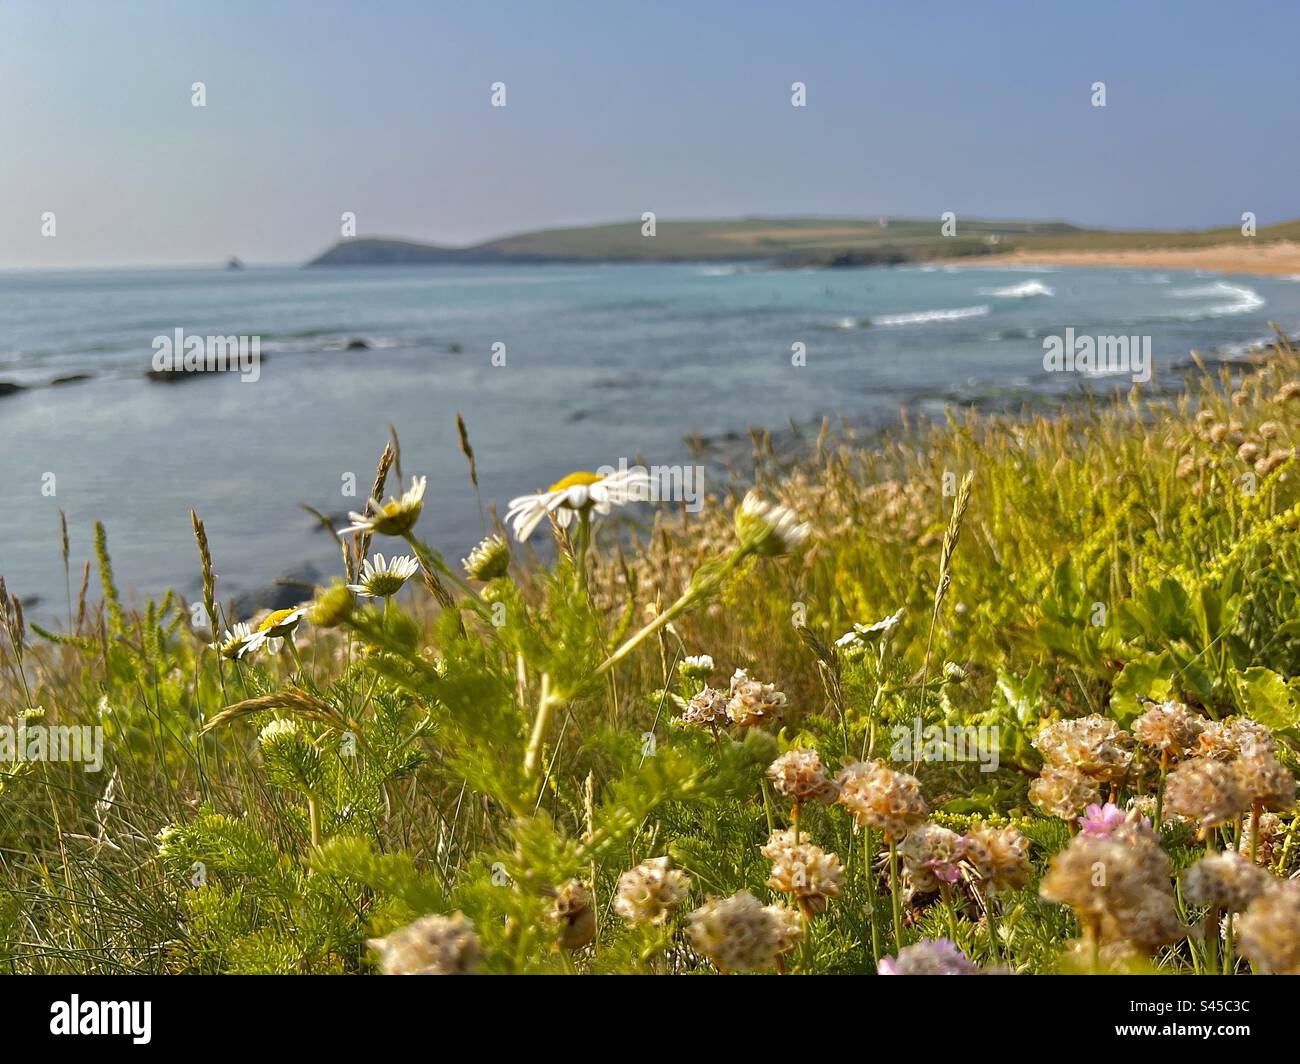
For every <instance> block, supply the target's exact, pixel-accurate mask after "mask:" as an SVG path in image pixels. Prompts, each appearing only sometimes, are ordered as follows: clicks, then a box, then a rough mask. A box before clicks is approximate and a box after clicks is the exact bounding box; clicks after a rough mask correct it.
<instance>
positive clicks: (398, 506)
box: [339, 477, 428, 536]
mask: <svg viewBox="0 0 1300 1064" xmlns="http://www.w3.org/2000/svg"><path fill="white" fill-rule="evenodd" d="M427 483H428V481H427V479H426V478H425V477H416V478H414V479H413V480H412V481H411V487H410V488H409V489H408V490H407V491H406V492H405V494H403V495H402V497H401V498H400V499H394V498H389V500H388V501H387V502H386V503H383V504H380V502H379V500H378V499H371V500H370V501H369V505H367V507H366V512H365V513H363V514H359V513H350V514H348V517H349V518H350V519H351V520H352V524H350V525H348V527H347V528H344V529H340V530H339V535H341V536H346V535H349V534H351V533H353V532H362V533H372V534H377V535H381V536H400V535H403V534H404V533H407V532H409V531H410V530H411V529H413V528H414V527H415V523H416V522H417V521H418V520H419V519H420V511H421V510H423V509H424V489H425V486H426V484H427Z"/></svg>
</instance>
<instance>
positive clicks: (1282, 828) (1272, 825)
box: [1241, 813, 1288, 875]
mask: <svg viewBox="0 0 1300 1064" xmlns="http://www.w3.org/2000/svg"><path fill="white" fill-rule="evenodd" d="M1287 828H1288V825H1287V823H1286V821H1284V820H1283V819H1282V818H1281V817H1280V816H1278V815H1277V814H1276V813H1261V814H1260V815H1259V818H1258V819H1254V818H1251V819H1248V820H1246V822H1245V823H1244V824H1243V825H1242V833H1241V852H1242V853H1243V854H1248V853H1250V852H1251V850H1252V849H1253V850H1254V851H1255V862H1256V863H1257V864H1259V865H1261V866H1263V867H1264V868H1272V867H1273V866H1274V865H1276V864H1277V863H1278V862H1279V861H1280V860H1281V859H1282V853H1283V850H1284V848H1285V846H1286V840H1287ZM1255 835H1258V836H1259V839H1258V841H1256V839H1255V838H1254V836H1255ZM1287 871H1288V869H1286V868H1283V869H1281V872H1282V874H1283V875H1285V874H1286V872H1287Z"/></svg>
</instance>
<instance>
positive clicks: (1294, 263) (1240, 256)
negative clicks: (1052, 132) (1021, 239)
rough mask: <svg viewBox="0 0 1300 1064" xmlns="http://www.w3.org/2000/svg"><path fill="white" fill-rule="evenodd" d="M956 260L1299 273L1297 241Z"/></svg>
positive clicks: (1013, 254)
mask: <svg viewBox="0 0 1300 1064" xmlns="http://www.w3.org/2000/svg"><path fill="white" fill-rule="evenodd" d="M951 261H953V262H954V263H956V264H959V265H964V266H970V265H983V266H992V267H996V266H1002V265H1005V264H1006V263H1008V262H1014V263H1017V264H1021V265H1026V266H1134V267H1138V268H1145V269H1160V270H1213V271H1215V272H1216V273H1253V274H1259V275H1261V276H1270V277H1276V276H1286V275H1291V274H1294V275H1296V276H1298V277H1300V243H1297V242H1295V241H1291V240H1279V241H1276V242H1274V243H1270V244H1216V245H1214V246H1212V247H1203V248H1149V249H1135V250H1130V251H1013V252H1010V253H1008V254H1006V255H997V256H990V257H988V258H986V259H983V260H972V259H955V260H951Z"/></svg>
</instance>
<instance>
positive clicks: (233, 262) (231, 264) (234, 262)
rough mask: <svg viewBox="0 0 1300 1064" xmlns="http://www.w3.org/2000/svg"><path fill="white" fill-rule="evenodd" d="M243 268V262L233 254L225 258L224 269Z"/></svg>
mask: <svg viewBox="0 0 1300 1064" xmlns="http://www.w3.org/2000/svg"><path fill="white" fill-rule="evenodd" d="M243 268H244V264H243V263H242V262H240V261H239V259H237V258H235V256H234V255H231V256H230V258H228V259H226V269H228V270H242V269H243Z"/></svg>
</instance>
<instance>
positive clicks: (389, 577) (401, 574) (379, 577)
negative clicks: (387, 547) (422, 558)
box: [348, 554, 420, 598]
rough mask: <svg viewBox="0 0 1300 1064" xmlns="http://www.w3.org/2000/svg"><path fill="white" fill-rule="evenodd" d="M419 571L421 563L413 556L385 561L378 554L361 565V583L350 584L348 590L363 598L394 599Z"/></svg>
mask: <svg viewBox="0 0 1300 1064" xmlns="http://www.w3.org/2000/svg"><path fill="white" fill-rule="evenodd" d="M419 571H420V563H419V562H418V561H417V560H416V559H415V557H414V556H412V555H409V554H408V555H407V556H406V557H404V558H396V557H394V558H390V559H388V560H387V561H385V560H384V556H383V555H382V554H376V555H375V556H374V558H367V559H366V560H365V561H364V562H363V563H362V564H361V582H360V583H358V584H348V590H349V591H355V592H356V593H357V594H358V595H360V596H361V597H362V598H392V597H393V596H394V595H396V594H397V593H398V592H399V591H401V590H402V588H403V587H404V586H405V585H406V582H407V581H408V580H410V579H411V577H413V576H414V575H415V574H416V573H418V572H419Z"/></svg>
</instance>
